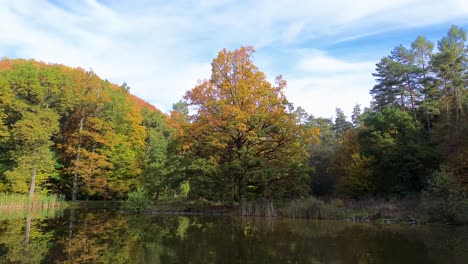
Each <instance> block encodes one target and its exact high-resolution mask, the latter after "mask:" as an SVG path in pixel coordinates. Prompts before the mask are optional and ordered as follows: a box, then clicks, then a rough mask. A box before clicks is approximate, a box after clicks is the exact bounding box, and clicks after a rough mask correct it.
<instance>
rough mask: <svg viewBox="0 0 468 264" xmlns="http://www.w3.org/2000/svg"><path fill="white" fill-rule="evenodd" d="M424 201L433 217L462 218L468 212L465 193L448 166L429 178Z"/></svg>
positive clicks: (454, 219)
mask: <svg viewBox="0 0 468 264" xmlns="http://www.w3.org/2000/svg"><path fill="white" fill-rule="evenodd" d="M423 202H424V204H425V206H426V209H427V210H428V211H429V214H430V215H432V217H433V218H436V220H438V219H437V218H445V219H446V220H450V221H457V219H458V220H462V219H463V218H464V216H463V215H464V214H468V213H467V212H466V211H467V208H466V207H467V205H466V199H465V195H464V193H463V190H462V189H461V187H460V185H459V184H458V182H457V181H456V179H455V177H454V175H453V173H452V172H451V171H449V170H448V169H447V168H446V167H441V168H440V170H438V171H434V172H433V173H432V174H431V175H430V177H429V178H428V179H427V186H426V189H425V191H424V193H423Z"/></svg>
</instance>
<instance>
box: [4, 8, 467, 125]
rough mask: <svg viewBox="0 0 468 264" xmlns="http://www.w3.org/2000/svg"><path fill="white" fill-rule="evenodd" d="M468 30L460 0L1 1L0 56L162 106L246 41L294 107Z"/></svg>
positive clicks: (342, 94)
mask: <svg viewBox="0 0 468 264" xmlns="http://www.w3.org/2000/svg"><path fill="white" fill-rule="evenodd" d="M454 24H455V25H458V26H461V27H464V28H465V29H468V1H466V0H445V1H440V0H437V1H432V0H392V1H377V0H353V1H347V0H327V1H322V0H308V1H307V0H304V1H296V0H256V1H243V0H217V1H214V0H198V1H188V0H187V1H182V0H173V1H162V0H161V1H159V0H156V1H155V0H133V1H130V0H126V1H124V0H102V1H97V0H73V1H71V0H49V1H45V0H0V36H1V37H0V57H8V58H26V59H30V58H33V59H36V60H40V61H45V62H50V63H60V64H65V65H68V66H72V67H81V68H84V69H92V70H93V71H94V72H96V73H97V74H98V75H99V76H100V77H101V78H103V79H107V80H109V81H110V82H113V83H116V84H122V83H123V82H126V83H127V84H128V85H129V86H130V92H131V93H133V94H135V95H137V96H139V97H141V98H142V99H144V100H146V101H148V102H149V103H151V104H153V105H155V106H156V107H158V108H159V109H161V110H162V111H165V112H168V111H170V110H171V108H172V104H173V103H175V102H177V101H179V100H180V99H182V97H183V95H184V94H185V92H186V91H187V90H190V89H192V88H193V87H194V86H195V85H196V83H197V81H198V80H201V79H208V78H210V74H211V69H210V67H211V65H210V63H211V61H212V60H213V58H215V57H216V56H217V53H218V52H219V51H220V50H222V49H223V48H226V49H228V50H234V49H236V48H239V47H241V46H247V45H251V46H254V48H255V49H256V53H255V54H254V58H253V61H254V64H255V65H257V66H258V67H259V69H260V70H261V71H263V72H265V73H266V75H267V77H268V79H269V80H274V77H275V76H277V75H280V74H281V75H283V77H284V79H285V80H286V81H287V82H288V87H287V88H286V90H285V93H286V96H287V98H288V100H289V101H291V102H292V103H294V106H296V107H297V106H301V107H302V108H304V109H305V110H306V111H307V112H309V113H310V114H313V115H314V116H321V117H332V116H334V113H335V108H336V107H340V108H341V109H343V110H344V111H345V113H346V114H348V115H350V114H351V111H352V108H353V106H354V105H355V104H360V105H361V106H362V107H366V106H368V105H369V102H370V100H371V97H370V95H369V90H370V89H371V88H372V87H373V85H374V84H375V81H374V79H373V77H372V72H374V69H375V64H376V63H377V62H378V61H379V60H380V58H382V57H384V56H386V55H388V54H389V53H390V51H391V50H392V49H393V48H394V47H395V46H397V45H399V44H403V45H406V46H408V45H409V44H410V43H411V42H412V41H413V40H414V39H416V37H417V36H419V35H424V36H426V37H427V38H428V39H430V40H432V41H434V42H436V41H437V40H438V39H440V38H441V37H443V36H444V35H445V34H446V32H447V31H448V29H449V28H450V26H451V25H454Z"/></svg>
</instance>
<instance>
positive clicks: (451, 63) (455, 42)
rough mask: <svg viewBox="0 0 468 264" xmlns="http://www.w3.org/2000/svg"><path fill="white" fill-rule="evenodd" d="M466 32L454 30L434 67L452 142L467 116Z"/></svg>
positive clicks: (441, 43) (442, 44)
mask: <svg viewBox="0 0 468 264" xmlns="http://www.w3.org/2000/svg"><path fill="white" fill-rule="evenodd" d="M465 41H466V31H465V30H464V29H462V28H459V27H457V26H452V27H451V28H450V30H449V32H448V33H447V36H445V37H444V38H442V39H441V40H440V41H439V42H438V43H437V47H438V50H439V52H438V53H437V54H435V55H434V56H433V58H432V61H431V63H432V66H433V69H434V71H435V74H436V75H437V77H438V78H439V81H438V83H439V87H440V90H441V91H442V101H443V103H442V104H443V113H444V115H445V124H444V126H445V127H446V129H447V130H446V134H447V136H448V140H449V141H451V140H452V139H453V136H454V133H457V132H458V131H459V128H460V125H461V124H462V118H463V116H464V110H463V96H464V94H466V85H467V83H468V71H467V63H468V57H467V49H466V46H465Z"/></svg>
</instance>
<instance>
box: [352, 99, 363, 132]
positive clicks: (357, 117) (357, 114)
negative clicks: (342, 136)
mask: <svg viewBox="0 0 468 264" xmlns="http://www.w3.org/2000/svg"><path fill="white" fill-rule="evenodd" d="M361 116H362V113H361V105H359V104H356V105H355V106H354V108H353V114H352V115H351V120H352V121H353V126H354V127H359V126H360V125H361Z"/></svg>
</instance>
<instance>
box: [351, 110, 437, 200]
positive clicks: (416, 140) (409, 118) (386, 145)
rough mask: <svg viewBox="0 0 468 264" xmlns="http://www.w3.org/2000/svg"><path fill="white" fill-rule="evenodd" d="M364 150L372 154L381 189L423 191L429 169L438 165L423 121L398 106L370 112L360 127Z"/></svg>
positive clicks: (361, 142)
mask: <svg viewBox="0 0 468 264" xmlns="http://www.w3.org/2000/svg"><path fill="white" fill-rule="evenodd" d="M359 140H360V145H361V147H362V150H361V153H362V154H364V155H365V156H368V157H370V156H372V157H374V159H375V162H374V164H373V168H374V173H375V181H376V185H377V186H376V190H377V191H378V192H380V193H387V194H389V193H407V192H414V191H420V190H421V189H422V187H423V185H424V180H425V176H426V175H427V173H428V170H430V169H431V168H434V167H437V166H438V164H439V162H440V161H438V159H437V157H438V156H437V152H436V151H435V149H434V147H433V146H432V145H431V144H430V142H429V141H428V137H427V134H425V132H424V130H423V129H422V127H421V124H420V123H419V122H418V121H417V120H416V119H415V118H414V116H413V115H411V114H410V113H408V112H405V111H403V110H401V109H399V108H384V109H383V110H382V111H380V112H368V113H367V114H366V115H364V117H363V128H362V129H361V131H360V136H359Z"/></svg>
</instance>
